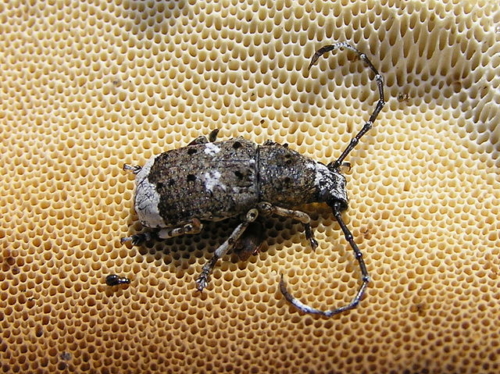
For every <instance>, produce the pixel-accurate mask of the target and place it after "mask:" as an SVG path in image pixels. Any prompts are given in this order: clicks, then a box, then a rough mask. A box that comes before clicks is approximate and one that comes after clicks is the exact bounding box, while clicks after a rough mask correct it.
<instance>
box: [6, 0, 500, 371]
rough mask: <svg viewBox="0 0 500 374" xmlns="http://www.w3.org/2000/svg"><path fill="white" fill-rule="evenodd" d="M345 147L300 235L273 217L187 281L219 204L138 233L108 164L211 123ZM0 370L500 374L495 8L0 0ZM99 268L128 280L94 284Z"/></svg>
mask: <svg viewBox="0 0 500 374" xmlns="http://www.w3.org/2000/svg"><path fill="white" fill-rule="evenodd" d="M334 41H349V42H350V43H352V44H354V45H356V46H357V47H358V48H359V49H361V50H362V51H365V52H366V53H367V54H368V55H369V56H370V58H371V59H372V61H373V63H374V64H375V65H376V66H377V68H378V69H379V71H380V72H381V73H382V74H383V75H384V77H385V80H386V100H387V105H386V107H385V108H384V110H383V112H382V113H381V114H380V117H379V120H378V121H377V122H376V125H375V128H374V130H373V131H372V132H370V133H369V135H367V136H366V137H365V138H364V140H363V142H362V144H360V146H359V147H358V148H357V149H356V151H355V152H353V154H352V155H351V157H350V158H349V161H350V162H351V165H352V169H351V171H350V172H349V173H348V182H349V185H348V186H349V193H350V197H351V204H350V209H349V210H348V211H347V212H346V213H345V214H344V217H345V220H346V222H347V224H348V225H349V227H350V228H351V230H352V232H353V234H354V236H355V238H356V241H357V243H358V244H359V246H360V248H361V250H362V251H363V252H364V254H365V259H366V262H367V266H368V269H369V271H370V274H371V276H372V279H373V281H372V283H371V284H370V287H369V289H368V292H367V294H366V297H365V298H364V299H363V301H362V302H361V305H360V306H359V308H357V309H356V310H353V311H351V312H348V313H345V314H342V315H339V316H336V317H333V318H322V317H315V316H309V315H303V314H301V313H300V312H297V311H296V310H295V309H294V308H293V307H291V306H290V305H288V304H287V303H286V301H285V300H284V299H283V297H282V296H281V294H280V293H279V290H278V280H279V274H280V273H283V274H285V276H286V277H287V279H288V282H289V287H290V290H291V291H292V292H293V293H294V294H295V295H296V296H297V297H299V298H300V299H301V300H302V301H304V302H307V303H309V304H310V305H312V306H314V307H317V308H332V307H334V306H340V305H342V304H343V303H346V302H348V301H349V300H350V298H351V297H352V296H353V295H354V292H355V290H356V288H357V286H358V284H359V283H358V282H359V270H358V266H357V264H356V262H355V260H354V259H353V256H352V251H351V250H350V248H349V247H348V245H347V243H346V242H345V240H344V238H343V237H342V235H341V233H340V230H339V227H338V225H337V224H336V223H335V222H334V220H333V218H332V215H331V213H330V212H329V210H328V208H327V207H326V206H322V205H312V206H308V207H305V208H304V209H305V211H306V212H308V213H309V214H311V216H312V218H313V227H314V229H315V232H316V238H317V239H318V241H319V247H318V249H317V250H316V252H313V251H312V250H311V249H310V248H309V247H308V245H307V241H306V239H305V237H304V234H303V233H302V232H301V229H300V225H298V224H294V223H292V222H289V221H287V220H282V219H278V218H276V219H271V220H269V221H267V222H266V235H267V236H268V240H267V242H266V244H265V245H264V247H263V249H262V252H261V253H260V254H258V255H257V256H252V257H251V258H250V259H249V260H248V261H247V262H243V263H242V262H238V261H237V260H236V258H235V256H234V255H233V256H227V257H226V258H225V259H224V261H223V262H222V263H220V264H219V266H218V267H217V268H216V270H215V272H214V274H213V277H212V281H211V283H210V285H209V287H208V289H207V290H206V291H205V292H204V293H203V294H202V295H201V296H200V295H199V294H198V293H197V292H196V291H195V283H194V280H195V278H196V277H197V275H198V274H199V272H200V270H201V267H202V265H203V264H204V263H205V262H206V261H207V259H208V258H210V253H211V251H213V250H214V248H216V247H217V245H219V244H221V243H222V241H223V240H224V239H225V238H226V237H227V235H229V233H230V232H231V228H232V227H234V225H235V224H236V222H235V221H230V222H223V223H221V224H211V225H208V228H207V230H205V231H204V232H203V234H201V235H197V236H194V237H181V238H177V239H175V240H171V241H167V242H164V243H159V244H156V245H154V247H151V246H144V247H136V248H130V247H129V246H125V245H120V243H119V238H120V237H122V236H126V235H129V234H131V233H134V232H138V231H140V230H141V226H140V224H139V223H138V222H137V216H136V215H135V214H134V212H133V189H134V181H133V178H132V177H131V176H130V175H127V174H126V173H124V172H123V171H122V170H121V167H122V164H123V163H131V164H143V163H144V162H145V160H146V159H148V158H149V157H151V156H152V155H155V154H158V153H161V152H162V151H164V150H168V149H172V148H176V147H180V146H183V145H186V144H187V143H188V142H190V141H191V140H192V139H194V138H195V137H197V136H199V135H206V134H208V133H209V132H210V130H212V129H215V128H220V129H221V132H220V136H221V138H223V139H224V138H226V139H227V138H230V137H234V136H244V137H246V138H248V139H251V140H254V141H255V142H259V143H262V142H264V141H265V140H268V139H269V140H273V141H277V142H288V143H289V144H290V147H292V148H294V149H296V150H298V151H300V152H301V153H303V154H304V155H307V156H309V157H311V158H314V159H316V160H319V161H323V162H329V161H330V160H332V159H334V158H335V157H337V156H338V155H339V154H340V152H341V150H342V148H343V147H344V146H345V145H346V144H347V142H348V141H349V140H350V139H351V137H352V136H353V134H355V132H356V131H357V130H358V129H359V128H360V127H361V126H362V124H363V120H366V118H367V116H368V115H369V112H371V110H372V109H373V105H374V103H375V101H376V98H377V96H376V91H375V90H376V86H375V84H374V83H373V80H372V75H371V74H370V73H369V71H368V69H366V67H365V66H363V64H362V63H361V62H360V61H357V60H356V58H355V56H354V55H353V54H352V53H349V52H346V51H343V52H335V53H330V54H328V56H327V58H322V59H320V62H319V63H318V64H317V66H315V67H314V68H313V69H312V70H311V72H310V73H308V72H307V65H308V63H309V59H310V57H311V56H312V54H313V53H314V51H315V50H316V49H318V48H319V47H321V46H323V45H325V44H329V43H331V42H334ZM0 64H1V65H0V78H1V81H0V118H1V120H0V126H1V128H0V139H1V142H0V154H1V156H0V170H1V175H2V176H1V182H0V193H1V196H0V203H1V204H0V216H1V218H0V241H1V253H0V262H1V267H2V270H1V272H0V280H1V282H0V287H1V289H0V334H1V335H0V362H1V364H0V372H4V373H52V372H57V371H60V372H65V373H67V372H75V373H84V372H89V373H165V372H172V373H173V372H176V373H180V372H183V373H189V372H216V373H265V372H267V373H278V372H279V373H297V372H303V373H354V372H357V373H367V372H373V373H407V374H410V373H492V374H493V373H499V372H500V329H499V327H498V321H499V318H500V303H499V299H500V291H499V289H500V287H499V286H500V278H499V273H500V236H499V232H500V222H499V217H500V209H499V203H498V202H499V199H500V187H499V185H500V177H499V175H500V174H499V171H498V170H499V167H500V157H499V151H500V91H499V86H500V67H499V66H500V9H499V3H498V1H497V0H489V1H487V0H484V1H480V0H478V1H469V2H462V1H444V2H436V1H432V0H430V1H416V0H410V1H403V2H401V1H381V2H378V1H353V2H349V1H347V0H345V1H335V2H333V1H332V2H328V1H314V2H310V1H305V0H297V1H293V0H287V1H275V0H261V1H252V0H248V1H237V0H223V1H203V0H202V1H200V0H178V1H162V2H160V1H152V0H151V1H131V0H122V1H120V0H116V1H110V2H104V1H102V2H95V1H90V0H89V1H78V2H75V1H70V0H66V1H65V2H64V1H55V0H53V1H29V2H28V1H26V2H22V1H11V2H3V3H2V4H0ZM108 274H119V275H122V276H127V277H129V278H130V279H131V284H130V285H128V286H125V287H114V288H110V287H107V286H106V285H105V277H106V276H107V275H108Z"/></svg>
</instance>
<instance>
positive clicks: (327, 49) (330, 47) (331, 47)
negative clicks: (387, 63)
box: [308, 42, 385, 169]
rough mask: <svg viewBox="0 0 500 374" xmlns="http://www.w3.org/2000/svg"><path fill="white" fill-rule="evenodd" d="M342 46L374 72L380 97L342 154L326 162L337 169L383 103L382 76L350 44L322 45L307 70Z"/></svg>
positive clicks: (366, 129) (374, 118)
mask: <svg viewBox="0 0 500 374" xmlns="http://www.w3.org/2000/svg"><path fill="white" fill-rule="evenodd" d="M342 48H346V49H349V50H350V51H353V52H355V53H357V55H358V56H359V58H360V59H361V60H363V61H364V62H365V63H366V64H367V65H368V67H369V68H370V70H371V71H373V72H374V73H375V80H376V81H377V86H378V92H379V96H380V98H379V100H378V102H377V106H376V107H375V110H374V111H373V113H372V115H371V116H370V119H369V120H368V122H366V123H365V124H364V125H363V128H362V129H361V130H360V131H359V132H358V134H357V135H356V136H355V137H354V138H352V139H351V142H350V143H349V145H348V146H347V147H346V149H344V152H342V154H341V155H340V157H339V158H338V159H337V161H335V162H333V163H330V164H328V167H329V168H332V169H338V168H339V167H340V166H341V165H342V162H344V159H345V158H346V157H347V155H348V154H349V153H350V152H351V151H352V150H353V149H354V147H356V145H357V144H358V143H359V140H360V139H361V138H362V137H363V135H365V134H366V133H367V132H368V131H370V129H371V128H372V127H373V122H375V120H376V119H377V116H378V114H379V113H380V111H381V110H382V108H383V107H384V105H385V101H384V78H383V77H382V76H381V75H380V74H379V72H378V70H377V69H376V68H375V66H373V64H372V62H371V61H370V60H369V59H368V57H367V56H366V54H364V53H362V52H360V51H358V50H357V49H356V48H354V47H353V46H352V45H350V44H348V43H346V42H341V43H336V44H333V45H327V46H324V47H322V48H320V49H318V50H317V51H316V53H315V54H314V56H313V57H312V59H311V63H310V64H309V67H308V70H310V69H311V67H312V66H313V64H314V63H315V62H316V61H318V59H319V58H320V57H321V56H322V55H324V54H325V53H327V52H330V51H333V50H335V49H342Z"/></svg>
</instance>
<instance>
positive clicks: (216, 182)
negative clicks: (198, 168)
mask: <svg viewBox="0 0 500 374" xmlns="http://www.w3.org/2000/svg"><path fill="white" fill-rule="evenodd" d="M221 175H222V174H221V173H220V172H219V171H217V170H211V171H207V172H206V173H205V174H204V175H203V177H204V178H205V188H206V189H207V191H210V192H213V190H214V188H215V187H220V188H222V189H223V190H224V191H225V190H226V185H225V184H222V183H221V182H220V177H221Z"/></svg>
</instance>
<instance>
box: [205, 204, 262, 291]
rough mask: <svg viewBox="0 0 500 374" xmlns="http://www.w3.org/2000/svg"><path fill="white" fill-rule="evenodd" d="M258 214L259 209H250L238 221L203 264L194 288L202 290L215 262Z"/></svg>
mask: <svg viewBox="0 0 500 374" xmlns="http://www.w3.org/2000/svg"><path fill="white" fill-rule="evenodd" d="M258 215H259V211H258V210H257V209H250V210H249V211H248V213H247V214H246V216H245V220H244V221H243V222H242V223H240V224H239V225H238V226H237V227H236V228H235V229H234V231H233V233H232V234H231V236H229V238H227V240H226V241H225V242H224V243H222V244H221V246H220V247H219V248H217V249H216V250H215V252H214V255H213V256H212V258H211V259H210V261H208V262H207V263H206V264H205V265H204V266H203V269H202V270H201V274H200V276H199V277H198V279H197V280H196V288H197V289H198V291H200V292H201V291H203V289H204V288H205V287H206V286H207V285H208V277H209V276H210V273H212V270H213V268H214V267H215V264H216V263H217V261H218V260H219V258H221V257H222V256H224V255H225V254H226V253H227V252H228V251H229V250H230V249H232V248H233V247H234V246H235V244H236V242H237V241H238V239H239V238H240V237H241V235H242V234H243V232H245V230H246V228H247V227H248V225H249V224H250V223H251V222H253V221H255V219H256V218H257V216H258Z"/></svg>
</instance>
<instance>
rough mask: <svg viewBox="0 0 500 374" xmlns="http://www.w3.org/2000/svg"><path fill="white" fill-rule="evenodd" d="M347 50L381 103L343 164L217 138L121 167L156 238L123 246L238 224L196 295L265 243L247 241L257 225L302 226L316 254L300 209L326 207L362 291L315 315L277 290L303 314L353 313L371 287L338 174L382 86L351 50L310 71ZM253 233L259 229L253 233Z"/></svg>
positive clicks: (145, 236) (149, 235)
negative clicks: (221, 268) (266, 221)
mask: <svg viewBox="0 0 500 374" xmlns="http://www.w3.org/2000/svg"><path fill="white" fill-rule="evenodd" d="M344 48H345V49H348V50H350V51H352V52H354V53H356V54H357V56H358V57H359V59H360V60H362V61H363V62H364V63H365V64H366V65H367V66H368V68H369V69H370V70H371V71H372V73H373V74H375V81H376V83H377V87H378V93H379V100H378V102H377V104H376V106H375V109H374V110H373V112H372V114H371V115H370V117H369V119H368V121H367V122H366V123H365V124H364V125H363V127H362V129H361V130H360V131H359V132H358V133H357V134H356V135H355V136H354V137H353V138H352V139H351V141H350V143H349V144H348V145H347V147H346V148H345V149H344V151H343V152H342V153H341V155H340V157H339V158H338V159H337V160H335V161H333V162H331V163H329V164H326V165H325V164H323V163H321V162H317V161H314V160H312V159H309V158H307V157H305V156H302V155H301V154H300V153H298V152H295V151H293V150H291V149H290V148H288V146H287V145H286V144H283V145H282V144H278V143H275V142H272V141H266V142H265V143H264V144H263V145H257V144H255V143H253V142H251V141H248V140H246V139H244V138H241V137H239V138H233V139H230V140H225V141H217V139H216V137H217V131H214V132H212V133H211V134H210V136H209V137H208V138H206V137H203V136H201V137H198V138H196V139H194V140H193V141H192V142H191V143H189V144H188V145H187V146H186V147H183V148H179V149H174V150H170V151H167V152H164V153H161V154H159V155H157V156H154V157H152V158H151V159H150V160H149V161H147V162H146V164H145V165H144V166H130V165H125V166H124V170H129V171H132V172H133V173H134V174H135V181H136V191H135V211H136V213H137V215H138V217H139V220H140V222H141V223H142V225H143V226H145V227H148V228H151V229H153V230H151V231H148V232H143V233H139V234H135V235H132V236H130V237H127V238H123V239H122V243H123V242H127V241H130V242H132V244H133V245H141V244H143V243H144V242H147V241H154V240H159V239H167V238H172V237H175V236H179V235H187V234H197V233H199V232H200V231H201V230H202V228H203V223H204V222H214V221H221V220H225V219H228V218H231V217H240V219H241V223H239V224H238V226H237V227H236V228H235V229H234V231H233V232H232V233H231V235H230V236H229V238H228V239H227V240H226V241H225V242H224V243H223V244H222V245H220V246H219V247H218V248H217V249H216V250H215V252H214V253H213V255H212V258H211V259H210V260H209V261H208V262H207V263H206V264H205V265H204V266H203V268H202V271H201V274H200V276H199V277H198V279H197V280H196V288H197V289H198V291H200V292H201V291H203V289H204V288H205V287H207V284H208V281H209V276H210V274H211V272H212V270H213V268H214V266H215V265H216V263H217V261H218V260H219V259H220V258H221V257H223V256H224V255H225V254H226V253H227V252H228V251H230V250H234V249H235V248H236V250H237V252H238V251H239V253H240V254H241V256H240V257H242V258H243V259H245V258H247V257H248V256H250V255H251V254H252V253H253V252H254V249H256V248H257V247H258V246H259V245H260V242H261V241H262V239H261V238H259V236H258V235H255V234H246V235H247V236H245V231H246V230H247V229H248V228H249V227H253V228H252V230H253V231H254V232H255V231H259V230H261V229H259V226H258V225H257V226H256V225H255V224H254V223H255V222H256V219H257V217H259V216H261V217H266V216H270V215H278V216H282V217H288V218H291V219H293V220H296V221H298V222H300V223H302V225H303V228H304V231H305V235H306V238H307V239H308V241H309V243H310V245H311V247H312V248H313V249H315V248H316V247H317V245H318V244H317V242H316V240H315V239H314V234H313V231H312V229H311V219H310V217H309V216H308V215H307V214H306V213H304V212H302V211H300V210H296V209H297V207H299V206H301V205H303V204H308V203H326V204H327V205H328V206H329V207H330V208H331V209H332V212H333V216H334V217H335V219H336V221H337V222H338V224H339V226H340V229H341V230H342V232H343V234H344V237H345V239H346V241H347V242H348V243H349V245H350V246H351V248H352V249H353V251H354V255H355V258H356V260H357V262H358V264H359V267H360V269H361V280H362V283H361V285H360V287H359V289H358V291H357V293H356V294H355V296H354V298H353V299H352V301H351V302H350V303H349V304H347V305H345V306H342V307H340V308H336V309H331V310H326V311H323V310H319V309H315V308H312V307H310V306H308V305H305V304H303V303H302V302H301V301H299V300H298V299H296V298H295V297H293V296H292V295H291V293H290V292H289V291H288V290H287V286H286V283H285V280H284V277H283V274H281V279H280V290H281V293H282V294H283V295H284V297H285V299H286V300H288V301H289V302H290V303H291V304H292V305H294V306H295V307H296V308H298V309H299V310H301V311H302V312H304V313H310V314H319V315H323V316H328V317H329V316H333V315H336V314H338V313H341V312H344V311H347V310H350V309H353V308H355V307H356V306H357V305H358V304H359V302H360V300H361V299H362V297H363V295H364V293H365V291H366V289H367V287H368V283H369V282H370V277H369V274H368V271H367V268H366V265H365V262H364V260H363V254H362V252H361V251H360V249H359V248H358V246H357V245H356V243H355V242H354V239H353V235H352V234H351V232H350V230H349V229H348V227H347V226H346V224H345V223H344V221H343V219H342V212H343V211H345V210H346V209H347V208H348V197H347V190H346V178H345V177H344V175H343V174H342V172H341V166H343V165H344V164H346V163H345V162H344V160H345V158H346V157H347V156H348V155H349V153H350V152H351V151H352V150H353V149H354V147H355V146H356V145H357V144H358V143H359V141H360V139H361V138H362V137H363V136H364V135H365V134H366V133H367V132H368V131H369V130H370V129H371V128H372V126H373V123H374V122H375V120H376V118H377V116H378V114H379V113H380V111H381V110H382V108H383V106H384V104H385V102H384V88H383V78H382V75H380V74H379V72H378V71H377V69H376V68H375V66H374V65H373V64H372V63H371V61H370V60H369V59H368V57H367V56H366V54H364V53H362V52H360V51H358V49H356V48H355V47H353V46H351V45H349V44H348V43H345V42H343V43H336V44H333V45H328V46H325V47H322V48H320V49H319V50H318V51H317V52H316V53H315V54H314V55H313V57H312V59H311V63H310V65H309V67H308V70H310V69H311V67H312V66H313V65H314V63H315V62H316V61H317V60H318V59H319V58H320V57H321V56H322V55H324V54H326V53H327V52H330V51H333V50H335V49H344ZM255 227H256V228H255Z"/></svg>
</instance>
